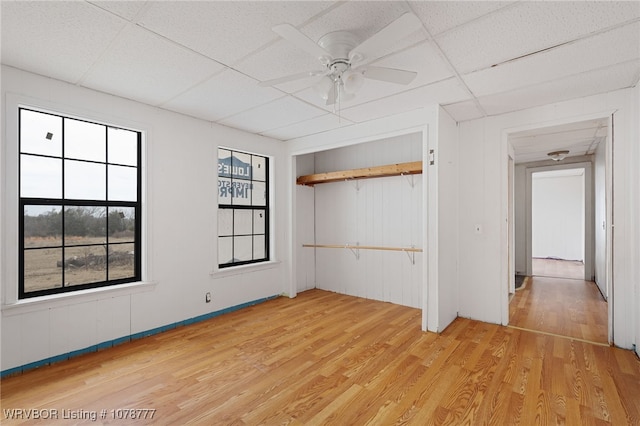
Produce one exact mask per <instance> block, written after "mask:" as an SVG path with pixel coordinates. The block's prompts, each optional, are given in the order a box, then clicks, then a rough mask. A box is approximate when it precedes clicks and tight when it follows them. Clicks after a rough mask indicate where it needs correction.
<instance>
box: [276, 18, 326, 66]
mask: <svg viewBox="0 0 640 426" xmlns="http://www.w3.org/2000/svg"><path fill="white" fill-rule="evenodd" d="M272 30H273V32H275V33H276V34H278V35H279V36H280V37H282V38H283V39H285V40H287V41H289V42H291V43H293V44H295V45H296V46H298V47H299V48H301V49H302V50H305V51H307V52H309V53H311V54H312V55H314V56H316V57H317V58H324V57H326V58H331V54H330V53H329V52H327V51H326V50H324V49H323V48H322V47H321V46H320V45H319V44H317V43H316V42H315V41H313V40H311V39H310V38H309V37H307V36H306V35H304V34H302V33H301V32H300V30H298V29H297V28H296V27H294V26H293V25H291V24H280V25H276V26H275V27H273V28H272Z"/></svg>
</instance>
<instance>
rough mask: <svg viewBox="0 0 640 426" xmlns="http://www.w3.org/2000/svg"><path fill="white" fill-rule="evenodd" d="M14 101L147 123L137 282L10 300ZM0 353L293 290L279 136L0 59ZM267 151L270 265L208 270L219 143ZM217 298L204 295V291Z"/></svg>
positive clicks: (41, 353) (21, 355) (40, 350)
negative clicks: (252, 131) (271, 178)
mask: <svg viewBox="0 0 640 426" xmlns="http://www.w3.org/2000/svg"><path fill="white" fill-rule="evenodd" d="M16 102H23V103H25V104H28V105H32V106H36V107H41V108H45V109H50V110H54V111H57V112H60V113H63V114H72V115H78V116H81V117H85V118H88V119H94V120H98V121H101V122H107V123H109V124H114V125H121V126H125V127H133V128H137V129H140V130H144V131H145V132H146V165H145V168H144V175H145V177H146V198H145V201H144V205H143V209H144V211H145V216H144V218H143V220H145V221H146V229H145V235H146V237H144V238H143V244H144V248H145V250H146V251H145V254H144V255H145V262H146V265H145V266H144V272H143V280H145V281H147V282H151V283H152V284H149V285H141V286H123V287H118V288H116V287H113V288H105V289H96V290H91V291H85V292H82V293H81V294H75V293H74V294H65V295H59V296H56V297H44V298H34V299H29V300H28V301H20V302H18V303H16V299H17V285H18V284H17V211H18V209H17V178H16V176H17V161H16V158H17V157H16V155H17V154H16V149H17V147H16V144H17V136H16V122H17V120H16V114H17V113H16V110H15V109H16ZM2 117H3V118H2V125H3V128H4V132H3V134H2V155H1V157H0V158H1V159H2V162H1V163H0V168H1V170H0V174H1V176H2V194H1V197H0V200H1V202H2V208H1V214H2V217H1V225H2V234H1V236H2V246H1V250H2V257H1V262H2V263H1V266H2V268H1V269H2V274H1V276H0V279H1V282H0V287H1V289H0V290H1V293H2V322H1V326H2V336H1V344H2V360H1V367H0V368H1V369H2V370H3V371H4V370H7V369H10V368H14V367H18V366H22V365H25V364H28V363H31V362H37V361H40V360H42V359H47V358H50V357H54V356H57V355H61V354H65V353H68V352H71V351H75V350H80V349H85V348H87V347H91V346H94V345H97V344H100V343H102V342H106V341H110V340H113V339H118V338H120V337H124V336H129V335H132V334H136V333H140V332H144V331H146V330H150V329H154V328H157V327H162V326H165V325H169V324H172V323H175V322H179V321H183V320H185V319H189V318H193V317H196V316H199V315H205V314H207V313H210V312H215V311H218V310H221V309H224V308H227V307H232V306H237V305H240V304H243V303H246V302H250V301H253V300H258V299H261V298H265V297H270V296H273V295H278V294H281V293H282V292H283V291H284V289H286V288H288V279H289V276H288V274H287V273H286V271H287V268H288V259H289V251H288V245H286V244H285V243H286V241H287V238H288V235H289V225H288V215H287V212H288V211H289V210H290V209H289V208H288V207H287V196H286V190H285V188H288V185H287V184H286V179H287V176H288V173H287V169H288V168H290V165H289V164H288V163H287V161H288V160H289V157H288V156H286V155H285V151H284V143H282V142H278V141H274V140H272V139H268V138H264V137H259V136H255V135H251V134H248V133H244V132H241V131H237V130H233V129H230V128H226V127H222V126H217V125H212V124H211V123H208V122H205V121H201V120H197V119H193V118H189V117H186V116H182V115H178V114H174V113H171V112H168V111H165V110H162V109H159V108H153V107H150V106H147V105H143V104H139V103H136V102H132V101H128V100H125V99H122V98H118V97H114V96H109V95H105V94H102V93H98V92H95V91H91V90H87V89H84V88H80V87H76V86H73V85H69V84H66V83H62V82H60V81H57V80H53V79H48V78H43V77H40V76H37V75H34V74H30V73H25V72H22V71H18V70H16V69H13V68H8V67H4V66H3V67H2ZM218 144H220V145H224V146H230V147H233V148H236V149H240V150H247V151H251V152H257V153H261V154H266V155H269V156H271V157H272V161H273V163H272V170H273V171H274V181H273V182H272V189H273V194H274V197H275V204H274V205H273V214H272V217H273V218H274V221H275V224H274V231H275V232H273V233H272V238H273V240H274V243H273V249H274V252H275V259H276V260H278V261H279V262H273V263H270V264H269V265H261V266H259V267H245V268H238V269H235V270H226V271H224V272H221V273H219V274H214V275H213V276H212V275H210V273H211V272H212V271H215V270H216V268H217V266H216V263H217V262H216V259H217V244H216V232H217V231H216V226H217V224H216V217H217V216H216V214H217V212H216V210H217V206H216V193H217V186H216V179H217V177H216V170H217V168H216V164H217V159H216V152H217V151H216V148H217V146H218ZM206 292H211V293H212V295H213V300H212V302H211V303H209V304H206V303H205V298H204V296H205V293H206Z"/></svg>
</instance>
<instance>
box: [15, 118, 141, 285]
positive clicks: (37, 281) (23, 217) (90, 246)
mask: <svg viewBox="0 0 640 426" xmlns="http://www.w3.org/2000/svg"><path fill="white" fill-rule="evenodd" d="M18 117H19V144H20V156H19V164H20V165H19V167H20V172H19V174H20V176H19V179H20V200H19V209H20V214H19V222H20V224H19V228H20V231H19V233H20V236H19V245H20V251H19V253H20V255H19V267H20V270H19V274H20V275H19V297H20V298H27V297H34V296H42V295H46V294H53V293H62V292H68V291H74V290H80V289H86V288H92V287H101V286H107V285H113V284H120V283H126V282H132V281H138V280H140V274H141V273H140V270H141V266H140V259H141V253H140V230H141V226H140V217H141V211H140V198H141V189H140V188H141V167H140V161H141V159H140V157H141V140H142V134H141V132H136V131H132V130H126V129H121V128H117V127H112V126H106V125H104V124H98V123H92V122H89V121H84V120H79V119H75V118H70V117H63V116H60V115H56V114H51V113H46V112H42V111H35V110H31V109H26V108H20V109H19V115H18Z"/></svg>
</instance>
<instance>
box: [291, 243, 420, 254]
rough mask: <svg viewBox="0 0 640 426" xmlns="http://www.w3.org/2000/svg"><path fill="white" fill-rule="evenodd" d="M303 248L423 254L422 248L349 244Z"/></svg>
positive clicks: (318, 245) (317, 245)
mask: <svg viewBox="0 0 640 426" xmlns="http://www.w3.org/2000/svg"><path fill="white" fill-rule="evenodd" d="M302 247H318V248H343V249H344V248H346V249H362V250H389V251H408V252H416V253H422V249H421V248H415V247H382V246H353V245H349V244H343V245H339V244H303V245H302Z"/></svg>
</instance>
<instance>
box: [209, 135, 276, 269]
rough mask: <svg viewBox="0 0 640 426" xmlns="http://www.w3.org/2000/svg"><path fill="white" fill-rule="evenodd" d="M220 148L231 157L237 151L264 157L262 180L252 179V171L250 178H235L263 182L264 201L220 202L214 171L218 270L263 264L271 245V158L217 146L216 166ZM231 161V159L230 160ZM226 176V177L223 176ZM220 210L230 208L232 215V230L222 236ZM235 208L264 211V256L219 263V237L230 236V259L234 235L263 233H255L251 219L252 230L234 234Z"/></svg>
mask: <svg viewBox="0 0 640 426" xmlns="http://www.w3.org/2000/svg"><path fill="white" fill-rule="evenodd" d="M221 150H225V151H229V154H230V156H229V158H230V159H232V158H234V157H233V155H234V153H238V154H242V155H249V156H250V157H251V159H253V157H259V158H262V159H264V164H265V171H264V181H261V180H255V179H253V172H252V173H251V179H239V178H235V179H236V180H242V181H244V182H250V183H253V182H260V183H264V186H265V203H264V206H260V205H253V204H248V205H245V204H234V203H233V201H231V202H230V203H222V202H221V200H220V187H221V183H220V182H221V181H220V177H221V176H220V172H219V169H218V171H217V173H216V176H217V178H216V179H217V181H218V188H217V197H218V200H217V203H216V204H217V207H218V209H217V217H216V221H217V223H218V226H217V227H216V229H217V236H216V237H217V247H218V249H217V250H216V254H217V257H218V258H217V259H216V264H217V266H218V270H220V271H222V270H229V268H233V267H237V266H245V265H256V264H264V263H266V262H270V261H271V250H270V246H271V242H270V231H271V215H270V209H271V207H270V206H271V199H270V180H271V176H270V170H271V158H270V157H269V156H268V155H264V154H257V153H253V152H249V151H242V150H238V149H235V148H229V147H225V146H218V147H217V150H216V153H217V155H216V157H217V167H218V168H219V167H220V160H221V158H220V151H221ZM231 161H233V160H231ZM225 178H226V177H225ZM230 182H231V183H233V182H234V178H233V173H231V174H230ZM221 210H231V212H232V213H231V215H232V218H234V219H232V232H231V234H230V235H224V236H222V235H221V233H220V226H219V225H220V211H221ZM236 210H244V211H247V210H248V211H253V212H255V211H259V212H263V213H264V240H265V241H264V257H262V258H257V259H251V260H242V261H236V262H233V261H232V262H228V263H220V239H221V238H231V241H232V248H231V253H232V260H233V258H234V240H235V237H238V236H251V237H255V236H256V235H263V234H259V233H258V234H257V233H255V232H254V231H255V223H254V221H253V219H252V232H251V233H250V234H236V233H235V214H234V213H235V211H236ZM254 244H255V242H254V238H252V252H253V250H254Z"/></svg>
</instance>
